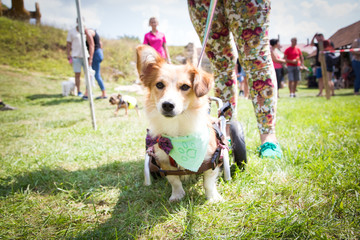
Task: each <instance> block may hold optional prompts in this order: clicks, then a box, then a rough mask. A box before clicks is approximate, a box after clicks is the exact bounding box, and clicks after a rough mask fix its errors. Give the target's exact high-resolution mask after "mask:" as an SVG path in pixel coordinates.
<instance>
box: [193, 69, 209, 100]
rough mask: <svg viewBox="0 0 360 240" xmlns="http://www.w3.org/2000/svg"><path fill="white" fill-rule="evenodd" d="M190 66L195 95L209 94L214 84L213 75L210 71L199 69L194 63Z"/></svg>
mask: <svg viewBox="0 0 360 240" xmlns="http://www.w3.org/2000/svg"><path fill="white" fill-rule="evenodd" d="M188 67H189V73H190V79H191V81H192V84H193V90H194V92H195V95H196V96H197V97H202V96H204V95H206V94H208V93H209V91H210V89H211V88H212V87H213V85H214V79H213V76H212V75H211V74H210V73H207V72H206V71H204V70H201V69H197V68H195V67H194V66H192V65H188Z"/></svg>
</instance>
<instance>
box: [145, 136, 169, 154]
mask: <svg viewBox="0 0 360 240" xmlns="http://www.w3.org/2000/svg"><path fill="white" fill-rule="evenodd" d="M157 143H158V144H159V148H160V149H162V150H164V152H166V154H167V155H169V153H170V151H171V149H173V145H172V144H171V140H170V139H169V138H166V137H162V136H156V137H154V138H152V137H151V136H150V134H149V130H147V134H146V148H149V147H152V146H154V145H155V144H157Z"/></svg>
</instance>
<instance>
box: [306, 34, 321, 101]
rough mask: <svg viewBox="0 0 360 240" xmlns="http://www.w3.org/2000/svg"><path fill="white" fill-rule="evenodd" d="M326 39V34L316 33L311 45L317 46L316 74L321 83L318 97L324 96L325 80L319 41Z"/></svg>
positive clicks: (319, 83)
mask: <svg viewBox="0 0 360 240" xmlns="http://www.w3.org/2000/svg"><path fill="white" fill-rule="evenodd" d="M315 39H316V41H317V42H316V43H315ZM324 40H325V39H324V35H323V34H322V33H315V35H314V36H313V38H312V39H311V43H310V46H315V47H316V56H315V75H316V79H318V85H319V93H318V94H317V95H316V96H317V97H321V96H322V92H323V89H324V82H323V79H322V72H321V64H320V60H319V51H320V49H319V42H323V41H324Z"/></svg>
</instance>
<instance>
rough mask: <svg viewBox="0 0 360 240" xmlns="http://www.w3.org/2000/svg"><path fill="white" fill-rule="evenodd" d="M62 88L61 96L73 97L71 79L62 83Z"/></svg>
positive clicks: (72, 82)
mask: <svg viewBox="0 0 360 240" xmlns="http://www.w3.org/2000/svg"><path fill="white" fill-rule="evenodd" d="M61 86H62V95H63V96H64V97H66V96H69V95H75V82H74V80H73V78H69V80H68V81H63V82H62V83H61Z"/></svg>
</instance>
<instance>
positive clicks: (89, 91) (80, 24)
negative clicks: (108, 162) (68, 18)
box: [75, 0, 97, 130]
mask: <svg viewBox="0 0 360 240" xmlns="http://www.w3.org/2000/svg"><path fill="white" fill-rule="evenodd" d="M75 2H76V8H77V15H78V23H79V32H80V36H81V46H82V52H83V56H84V58H83V61H84V66H85V71H84V72H85V80H86V87H87V89H88V97H89V102H90V110H91V117H92V124H93V128H94V130H96V129H97V128H96V119H95V110H94V101H93V95H92V87H91V84H90V78H89V62H88V61H87V58H86V56H87V54H86V44H85V39H86V38H85V31H84V25H83V22H82V17H81V7H80V0H75Z"/></svg>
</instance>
